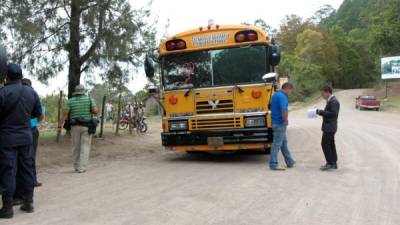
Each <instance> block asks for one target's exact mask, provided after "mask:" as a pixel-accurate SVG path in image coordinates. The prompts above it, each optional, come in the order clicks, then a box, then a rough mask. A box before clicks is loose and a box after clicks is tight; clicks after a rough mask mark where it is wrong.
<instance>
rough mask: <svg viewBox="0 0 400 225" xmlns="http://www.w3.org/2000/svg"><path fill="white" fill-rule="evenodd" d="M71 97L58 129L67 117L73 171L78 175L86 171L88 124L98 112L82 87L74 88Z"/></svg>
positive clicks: (66, 104)
mask: <svg viewBox="0 0 400 225" xmlns="http://www.w3.org/2000/svg"><path fill="white" fill-rule="evenodd" d="M72 95H73V97H72V98H70V99H69V100H68V101H66V102H65V105H64V114H63V117H62V118H61V120H60V123H59V124H60V126H59V127H58V129H60V130H61V127H62V124H63V123H64V121H65V120H66V119H67V118H68V115H69V119H70V123H71V136H72V145H73V157H74V169H75V171H76V172H78V173H84V172H86V170H87V165H88V162H89V154H90V148H91V142H92V134H89V132H88V124H89V121H90V120H91V118H92V115H95V114H97V111H98V110H97V107H96V103H95V101H94V100H93V99H91V98H90V97H88V96H87V95H86V94H85V88H84V87H83V86H82V85H78V86H76V88H75V92H74V93H73V94H72Z"/></svg>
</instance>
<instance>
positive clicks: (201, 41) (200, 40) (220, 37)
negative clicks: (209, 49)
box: [191, 34, 229, 47]
mask: <svg viewBox="0 0 400 225" xmlns="http://www.w3.org/2000/svg"><path fill="white" fill-rule="evenodd" d="M228 37H229V34H210V35H207V36H201V37H192V38H191V40H192V43H193V46H195V47H203V46H207V45H216V44H224V43H226V42H227V40H228Z"/></svg>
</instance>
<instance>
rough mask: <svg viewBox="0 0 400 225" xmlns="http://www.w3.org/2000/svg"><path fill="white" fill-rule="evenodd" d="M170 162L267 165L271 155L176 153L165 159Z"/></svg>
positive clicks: (254, 153)
mask: <svg viewBox="0 0 400 225" xmlns="http://www.w3.org/2000/svg"><path fill="white" fill-rule="evenodd" d="M165 160H166V161H169V162H183V163H184V162H199V163H207V162H213V163H215V162H217V163H257V164H258V163H260V164H262V163H266V162H267V160H269V155H265V154H261V153H257V152H232V153H219V154H211V153H206V152H199V153H191V154H189V153H176V154H170V155H169V157H166V158H165Z"/></svg>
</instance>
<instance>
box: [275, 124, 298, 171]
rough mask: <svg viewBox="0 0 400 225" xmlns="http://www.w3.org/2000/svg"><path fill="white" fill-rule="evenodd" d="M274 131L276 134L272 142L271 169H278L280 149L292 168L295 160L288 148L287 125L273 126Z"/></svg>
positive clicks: (287, 163)
mask: <svg viewBox="0 0 400 225" xmlns="http://www.w3.org/2000/svg"><path fill="white" fill-rule="evenodd" d="M272 131H273V133H274V140H273V142H272V148H271V159H270V161H269V166H270V167H271V168H276V167H278V165H279V163H278V152H279V149H281V150H282V155H283V157H284V158H285V162H286V165H287V166H289V167H290V166H292V165H293V163H294V160H293V158H292V156H291V155H290V152H289V149H288V146H287V137H286V126H285V125H272Z"/></svg>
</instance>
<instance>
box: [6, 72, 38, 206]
mask: <svg viewBox="0 0 400 225" xmlns="http://www.w3.org/2000/svg"><path fill="white" fill-rule="evenodd" d="M22 84H23V85H26V86H29V87H31V88H33V87H32V81H31V80H29V79H27V78H24V79H22ZM40 112H41V113H42V115H43V119H44V113H45V108H44V107H43V105H41V111H40ZM39 124H40V121H39V118H32V119H31V128H32V139H33V140H32V145H33V163H34V164H33V165H34V169H35V170H34V174H35V180H36V187H40V186H42V183H40V182H39V181H38V180H37V174H36V153H37V147H38V143H39V129H38V126H39ZM18 177H19V174H18V171H17V184H16V190H15V194H14V201H13V205H14V206H16V205H21V204H22V203H23V201H22V198H21V197H20V194H19V192H20V184H19V182H20V179H18Z"/></svg>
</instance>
